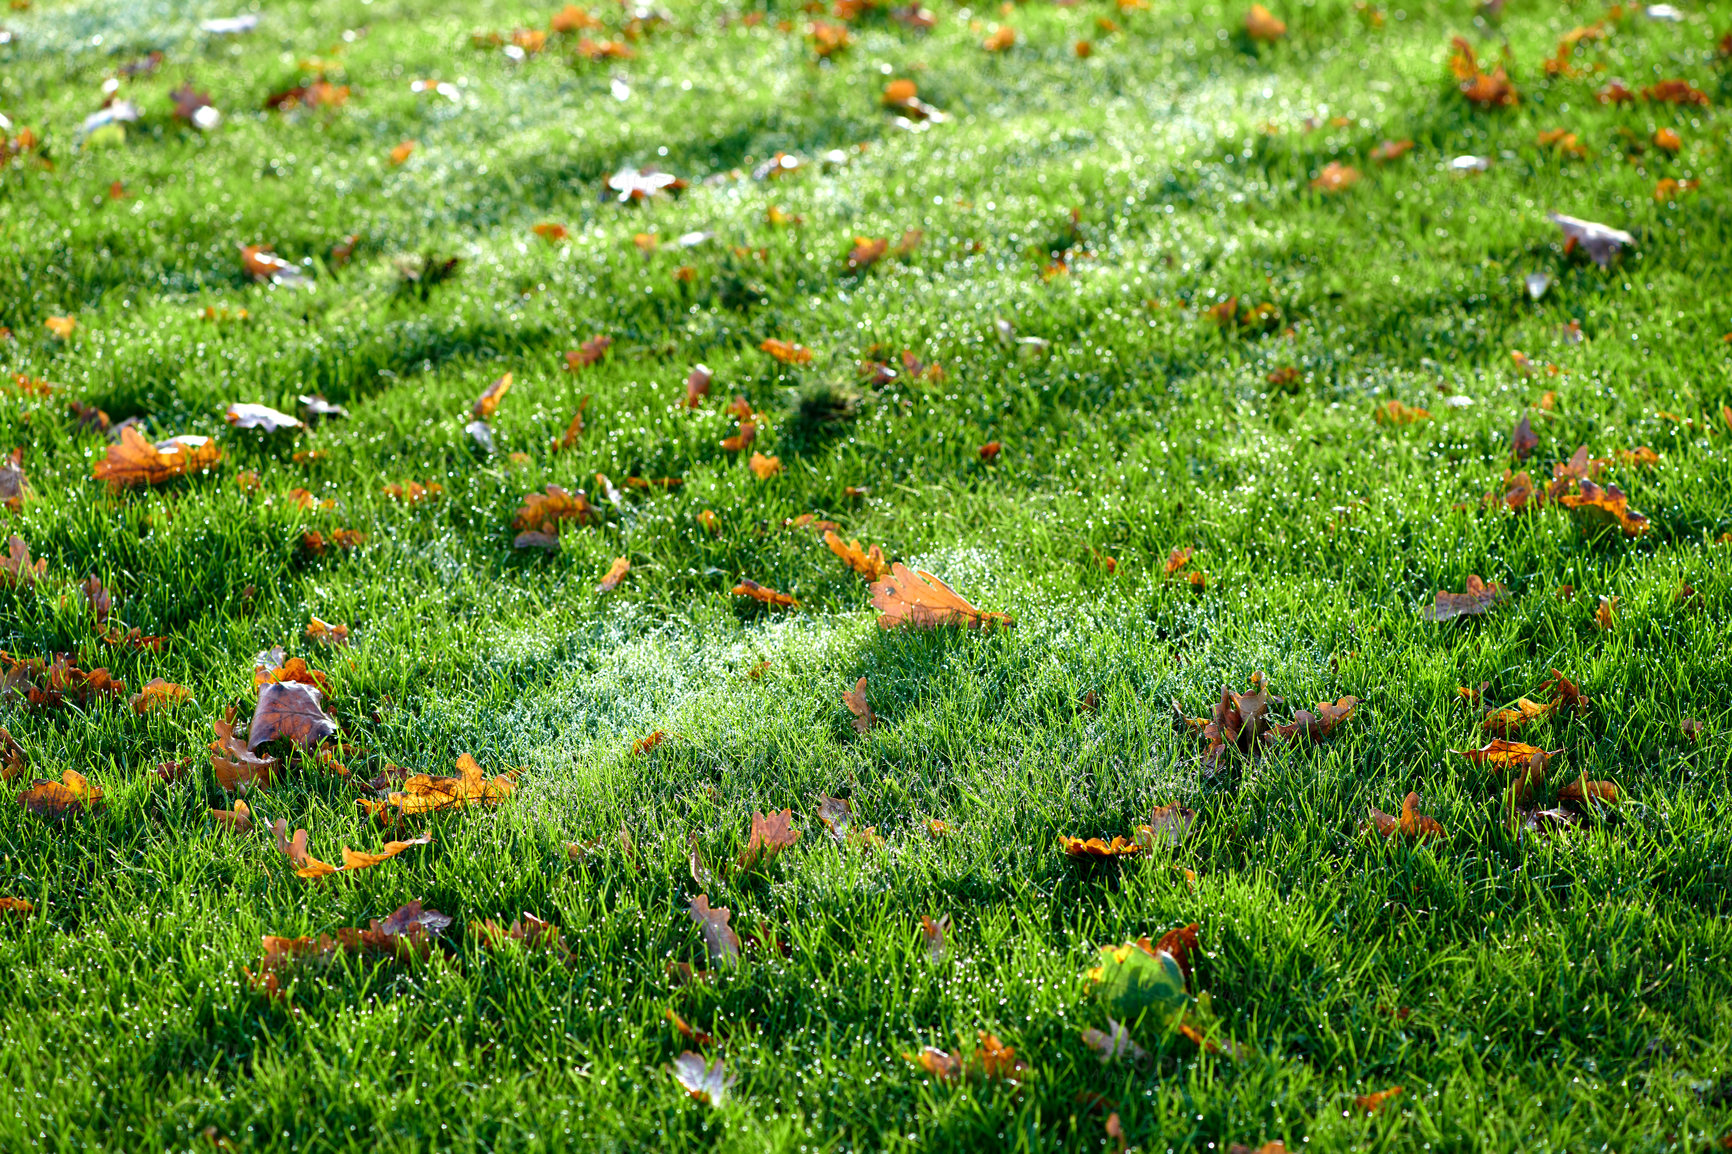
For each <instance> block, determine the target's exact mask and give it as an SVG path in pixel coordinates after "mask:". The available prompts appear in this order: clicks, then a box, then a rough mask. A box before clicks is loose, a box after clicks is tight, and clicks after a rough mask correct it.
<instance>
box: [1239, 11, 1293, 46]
mask: <svg viewBox="0 0 1732 1154" xmlns="http://www.w3.org/2000/svg"><path fill="white" fill-rule="evenodd" d="M1245 35H1246V36H1249V37H1250V38H1251V39H1252V40H1261V41H1263V42H1264V43H1266V44H1273V43H1274V42H1275V41H1277V40H1279V39H1281V38H1282V37H1283V36H1285V35H1287V25H1286V24H1284V23H1283V22H1281V21H1280V20H1278V19H1276V17H1275V14H1274V13H1273V12H1271V11H1269V10H1268V9H1267V8H1265V7H1263V6H1262V5H1261V4H1253V5H1251V10H1250V11H1249V12H1247V13H1245Z"/></svg>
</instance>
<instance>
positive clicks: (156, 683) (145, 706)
mask: <svg viewBox="0 0 1732 1154" xmlns="http://www.w3.org/2000/svg"><path fill="white" fill-rule="evenodd" d="M191 696H192V691H191V690H190V689H188V688H187V687H186V686H184V685H176V684H175V683H174V682H172V681H164V680H163V679H162V678H160V677H153V678H151V679H150V680H149V681H147V682H145V683H144V688H142V689H140V690H139V691H138V692H137V693H135V694H133V695H132V697H131V699H130V702H131V705H132V711H133V712H134V713H137V714H140V715H142V714H145V713H148V712H150V711H151V710H153V709H170V708H172V707H174V706H176V705H179V704H180V703H181V702H183V701H185V700H186V699H187V698H189V697H191Z"/></svg>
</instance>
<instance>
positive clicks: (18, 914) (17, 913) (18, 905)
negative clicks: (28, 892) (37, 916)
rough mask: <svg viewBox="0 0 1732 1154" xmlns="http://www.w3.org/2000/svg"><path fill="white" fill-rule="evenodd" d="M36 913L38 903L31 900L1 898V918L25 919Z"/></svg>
mask: <svg viewBox="0 0 1732 1154" xmlns="http://www.w3.org/2000/svg"><path fill="white" fill-rule="evenodd" d="M35 912H36V903H35V902H33V901H31V900H30V899H29V898H0V916H5V917H12V918H17V919H19V920H20V921H22V920H23V919H24V918H26V917H28V916H30V915H31V914H33V913H35Z"/></svg>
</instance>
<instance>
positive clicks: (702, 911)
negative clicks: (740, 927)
mask: <svg viewBox="0 0 1732 1154" xmlns="http://www.w3.org/2000/svg"><path fill="white" fill-rule="evenodd" d="M687 912H688V913H690V914H691V918H692V921H694V922H696V923H698V932H699V933H700V934H702V935H703V939H704V947H705V948H706V949H707V950H709V953H710V960H711V961H713V962H716V963H718V964H720V965H725V966H731V965H735V964H736V963H738V962H739V960H740V935H738V934H736V933H735V932H734V930H733V927H732V926H730V925H728V920H729V919H730V918H732V917H733V916H734V915H733V911H732V910H730V909H728V908H727V907H726V906H716V907H712V906H711V905H710V899H709V897H708V895H706V894H699V895H698V896H697V897H695V898H693V899H692V900H691V904H690V908H689V909H688V910H687Z"/></svg>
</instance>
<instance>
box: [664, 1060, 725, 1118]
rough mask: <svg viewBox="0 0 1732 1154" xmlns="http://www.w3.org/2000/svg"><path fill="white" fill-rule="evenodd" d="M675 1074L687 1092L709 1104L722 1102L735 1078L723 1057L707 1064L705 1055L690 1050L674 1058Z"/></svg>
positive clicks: (675, 1077) (715, 1104)
mask: <svg viewBox="0 0 1732 1154" xmlns="http://www.w3.org/2000/svg"><path fill="white" fill-rule="evenodd" d="M673 1075H674V1080H675V1081H677V1082H678V1083H679V1084H680V1085H681V1086H683V1087H685V1091H686V1093H688V1094H690V1095H691V1096H692V1097H693V1098H695V1099H697V1100H698V1101H699V1102H702V1103H704V1104H705V1105H708V1106H720V1105H721V1104H722V1101H723V1099H724V1098H726V1096H727V1092H728V1087H729V1086H731V1085H733V1084H734V1078H735V1076H734V1075H733V1074H730V1073H728V1072H727V1071H726V1069H725V1068H724V1066H723V1060H722V1059H721V1058H717V1059H716V1060H715V1062H714V1063H712V1064H710V1065H707V1066H706V1065H705V1064H704V1059H703V1055H701V1054H694V1053H692V1052H691V1051H690V1050H687V1051H685V1052H684V1053H683V1054H681V1055H680V1056H679V1057H678V1058H676V1059H674V1065H673Z"/></svg>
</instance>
